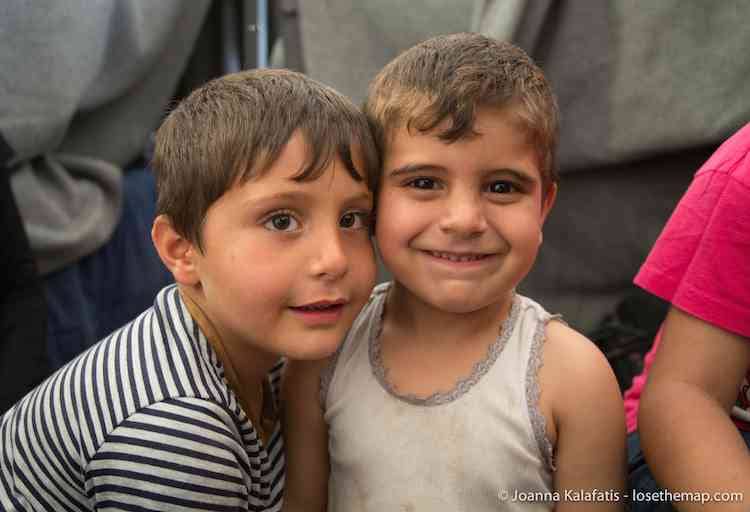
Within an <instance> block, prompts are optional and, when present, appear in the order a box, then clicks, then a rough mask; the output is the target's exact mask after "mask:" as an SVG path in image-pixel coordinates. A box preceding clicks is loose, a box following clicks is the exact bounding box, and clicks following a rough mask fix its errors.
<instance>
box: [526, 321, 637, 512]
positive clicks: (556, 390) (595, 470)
mask: <svg viewBox="0 0 750 512" xmlns="http://www.w3.org/2000/svg"><path fill="white" fill-rule="evenodd" d="M540 385H541V388H542V397H541V399H542V400H543V401H545V400H546V403H547V404H548V405H549V407H550V410H551V412H552V415H553V417H554V420H555V429H556V437H557V442H556V447H555V461H556V464H557V471H556V472H555V474H554V485H555V490H556V491H557V492H558V493H559V495H560V498H561V499H560V501H559V502H558V504H557V507H556V508H555V510H556V511H557V512H568V511H586V510H596V511H605V510H606V511H614V510H624V502H623V501H622V498H623V494H624V492H625V473H626V461H625V418H624V409H623V405H622V398H621V395H620V389H619V387H618V385H617V380H616V379H615V376H614V374H613V373H612V370H611V368H610V366H609V363H608V362H607V360H606V358H605V357H604V355H603V354H602V353H601V351H599V349H598V348H597V347H596V346H595V345H594V344H593V343H591V342H590V341H589V340H588V339H586V338H585V337H584V336H582V335H581V334H579V333H578V332H576V331H574V330H573V329H571V328H569V327H567V326H566V325H563V324H562V323H560V322H550V324H549V325H548V326H547V341H546V343H545V346H544V360H543V366H542V370H541V371H540ZM545 394H546V395H547V396H546V397H545Z"/></svg>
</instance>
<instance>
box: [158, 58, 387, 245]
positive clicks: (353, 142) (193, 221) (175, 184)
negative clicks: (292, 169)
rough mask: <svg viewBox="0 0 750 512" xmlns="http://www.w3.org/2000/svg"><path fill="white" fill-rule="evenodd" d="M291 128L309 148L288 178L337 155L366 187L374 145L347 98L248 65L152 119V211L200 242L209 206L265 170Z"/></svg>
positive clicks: (301, 78)
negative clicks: (161, 118)
mask: <svg viewBox="0 0 750 512" xmlns="http://www.w3.org/2000/svg"><path fill="white" fill-rule="evenodd" d="M297 130H300V132H301V133H302V135H303V137H304V139H305V142H306V143H307V146H308V149H309V154H308V161H307V163H306V165H305V166H304V167H303V168H302V169H300V170H299V172H298V173H297V174H296V176H295V178H294V179H296V180H299V181H306V180H314V179H317V178H318V177H319V176H320V175H321V174H322V173H323V171H324V170H325V168H326V166H327V165H328V164H329V163H330V161H331V159H332V158H334V156H338V157H339V158H340V159H341V162H342V163H343V164H344V166H345V167H346V169H347V170H348V172H349V174H350V175H351V176H352V178H354V179H355V180H357V181H365V182H366V184H367V185H368V188H370V190H373V189H374V183H375V181H374V180H376V179H377V174H378V168H379V165H380V162H379V157H378V153H377V150H376V147H375V144H374V142H373V139H372V136H371V134H370V130H369V128H368V125H367V120H366V118H365V116H364V114H363V113H362V112H361V111H360V110H359V109H358V108H357V107H356V106H355V105H354V104H353V103H352V102H351V101H350V100H348V99H347V98H346V97H344V96H343V95H341V94H340V93H338V92H336V91H335V90H333V89H332V88H330V87H327V86H325V85H323V84H321V83H319V82H316V81H315V80H312V79H311V78H309V77H306V76H305V75H302V74H300V73H296V72H294V71H288V70H279V69H276V70H269V69H265V70H251V71H243V72H239V73H234V74H230V75H226V76H223V77H221V78H217V79H215V80H212V81H210V82H208V83H206V84H205V85H203V86H201V87H200V88H198V89H196V90H195V91H193V92H192V93H191V94H190V95H189V96H188V97H187V98H185V99H184V100H183V101H182V102H180V103H179V105H177V107H176V108H175V109H174V110H172V111H171V112H170V113H169V115H168V116H167V117H166V118H165V120H164V121H163V123H162V125H161V126H160V127H159V129H158V131H157V132H156V147H155V150H154V158H153V162H152V167H153V170H154V174H155V176H156V188H157V215H158V214H165V215H167V216H168V217H169V219H170V220H171V222H172V225H173V227H174V229H175V230H176V231H177V232H178V233H179V234H180V235H181V236H183V237H185V238H186V239H188V240H190V241H191V242H192V243H194V244H196V245H197V247H198V248H200V249H201V250H202V245H201V228H202V225H203V221H204V219H205V217H206V213H207V211H208V209H209V207H210V206H211V205H212V204H213V203H214V202H215V201H216V200H217V199H219V197H221V196H222V195H223V194H224V193H225V192H226V191H227V190H229V189H230V188H231V187H233V186H235V185H236V184H241V183H244V182H246V181H248V180H250V179H252V178H253V177H256V176H261V175H263V173H265V172H267V171H268V169H269V168H270V167H271V166H272V165H273V164H274V162H275V161H276V160H277V159H278V157H279V155H280V154H281V152H282V150H283V149H284V146H285V145H286V144H287V142H288V141H289V139H290V137H291V136H292V134H293V133H294V132H295V131H297ZM353 154H356V155H357V156H358V157H359V158H358V160H359V161H361V162H362V163H363V166H364V168H363V169H357V168H356V167H355V164H354V159H353V158H352V155H353Z"/></svg>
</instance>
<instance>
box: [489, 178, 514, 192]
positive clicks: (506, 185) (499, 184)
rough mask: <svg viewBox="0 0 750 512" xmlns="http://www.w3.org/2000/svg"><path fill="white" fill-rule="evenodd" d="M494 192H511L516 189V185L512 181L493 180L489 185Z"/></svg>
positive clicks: (490, 190)
mask: <svg viewBox="0 0 750 512" xmlns="http://www.w3.org/2000/svg"><path fill="white" fill-rule="evenodd" d="M487 190H488V191H489V192H492V193H493V194H510V193H511V192H515V191H516V186H515V185H513V183H511V182H510V181H493V182H492V183H490V184H489V185H488V187H487Z"/></svg>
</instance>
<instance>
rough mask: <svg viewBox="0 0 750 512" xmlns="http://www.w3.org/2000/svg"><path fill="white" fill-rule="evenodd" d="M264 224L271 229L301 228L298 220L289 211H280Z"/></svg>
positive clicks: (291, 229) (289, 229) (288, 229)
mask: <svg viewBox="0 0 750 512" xmlns="http://www.w3.org/2000/svg"><path fill="white" fill-rule="evenodd" d="M263 226H264V227H265V228H266V229H270V230H271V231H294V230H295V229H299V223H298V222H297V220H296V219H295V218H294V217H292V216H291V215H289V214H288V213H278V214H276V215H274V216H272V217H270V218H269V219H268V220H267V221H266V222H265V224H263Z"/></svg>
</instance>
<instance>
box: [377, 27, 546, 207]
mask: <svg viewBox="0 0 750 512" xmlns="http://www.w3.org/2000/svg"><path fill="white" fill-rule="evenodd" d="M505 106H518V107H520V108H517V109H516V110H517V114H518V116H519V121H520V122H521V126H522V127H523V129H524V130H525V131H526V132H527V136H528V137H529V142H530V143H531V144H532V145H533V146H534V148H535V150H536V153H537V158H538V163H539V166H540V172H541V175H542V184H543V186H544V191H545V192H546V191H547V189H548V187H549V185H551V184H552V183H555V182H557V180H558V174H557V168H556V167H557V163H556V155H557V143H558V138H559V128H558V122H559V121H558V118H559V114H558V109H557V102H556V100H555V97H554V95H553V94H552V90H551V88H550V85H549V83H548V82H547V79H546V78H545V77H544V73H543V72H542V70H541V69H540V68H539V67H537V66H536V64H534V62H533V61H532V60H531V58H529V56H528V55H527V54H526V53H525V52H524V51H523V50H521V49H520V48H518V47H517V46H514V45H512V44H510V43H507V42H500V41H497V40H495V39H492V38H490V37H486V36H483V35H481V34H473V33H461V34H451V35H444V36H437V37H433V38H431V39H428V40H427V41H424V42H422V43H420V44H418V45H416V46H414V47H412V48H410V49H409V50H406V51H405V52H403V53H402V54H400V55H399V56H398V57H396V58H395V59H394V60H392V61H391V62H390V63H389V64H387V65H386V66H385V67H384V68H383V69H382V70H381V71H380V72H379V73H378V74H377V76H376V77H375V78H374V79H373V81H372V82H371V83H370V88H369V93H368V97H367V100H366V102H365V107H364V110H365V113H366V114H367V117H368V121H369V123H370V126H371V128H372V131H373V134H374V135H375V142H376V144H377V146H378V150H379V151H380V153H381V155H384V154H385V153H384V152H385V151H386V150H387V147H388V143H389V137H390V136H391V135H392V134H393V132H394V130H396V129H397V128H400V127H405V128H406V129H408V130H414V129H416V130H418V131H420V132H429V131H431V130H433V129H434V128H435V127H436V126H438V125H439V124H440V123H442V122H443V121H444V120H445V119H450V121H451V123H450V126H449V127H448V128H447V129H445V130H443V131H442V132H441V133H439V134H438V137H439V138H440V139H442V140H444V141H447V142H454V141H456V140H459V139H461V138H464V137H471V136H474V135H476V132H475V131H474V121H475V117H476V111H477V110H478V109H479V108H481V107H505Z"/></svg>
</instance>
